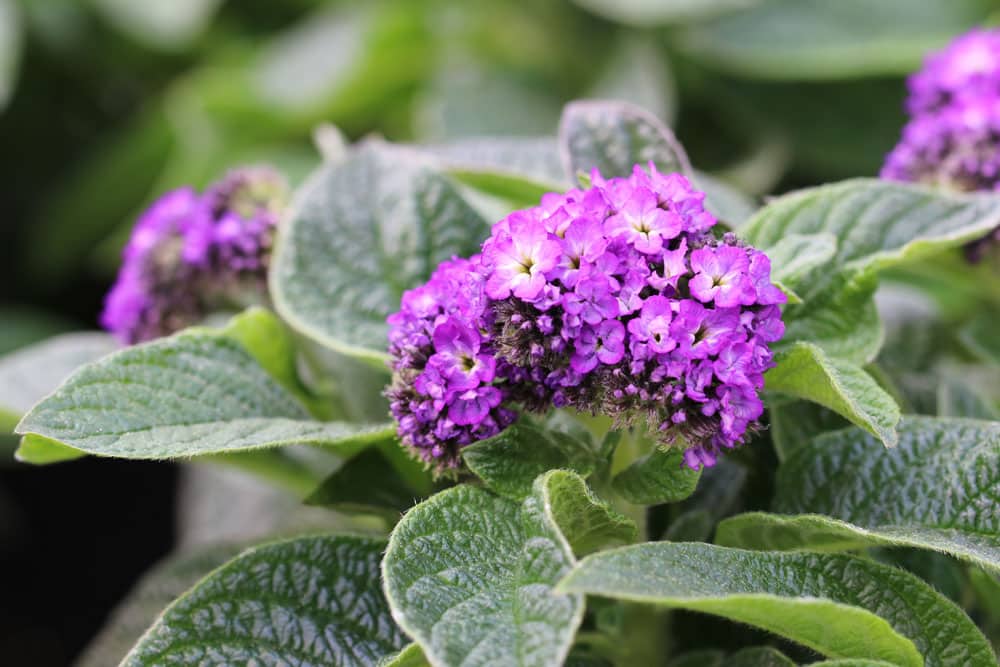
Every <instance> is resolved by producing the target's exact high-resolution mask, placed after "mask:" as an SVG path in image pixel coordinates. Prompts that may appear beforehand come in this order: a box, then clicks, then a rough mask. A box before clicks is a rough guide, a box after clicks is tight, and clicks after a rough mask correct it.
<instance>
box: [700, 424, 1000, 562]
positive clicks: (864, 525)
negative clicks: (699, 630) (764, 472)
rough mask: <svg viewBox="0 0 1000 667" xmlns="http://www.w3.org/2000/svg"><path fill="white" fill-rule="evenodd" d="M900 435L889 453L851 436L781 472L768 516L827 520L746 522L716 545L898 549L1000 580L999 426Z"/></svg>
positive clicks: (909, 429) (807, 452)
mask: <svg viewBox="0 0 1000 667" xmlns="http://www.w3.org/2000/svg"><path fill="white" fill-rule="evenodd" d="M899 434H900V441H899V445H898V446H897V447H896V448H895V449H893V450H891V451H886V450H885V449H884V448H882V447H880V446H879V444H878V442H877V441H876V440H875V439H874V438H872V437H871V436H869V435H866V434H865V433H863V432H861V431H859V430H857V429H853V428H851V429H844V430H841V431H837V432H835V433H829V434H826V435H822V436H820V437H818V438H816V439H815V440H813V441H812V442H810V443H808V444H806V445H803V446H802V447H799V448H798V449H796V450H795V451H794V452H793V453H792V455H791V456H790V457H789V458H788V459H787V460H786V461H785V463H784V464H782V466H781V467H780V468H779V469H778V480H777V495H776V497H775V502H774V509H775V510H777V511H778V512H782V513H785V514H798V513H809V514H825V515H828V517H831V518H817V517H812V516H807V517H770V516H768V515H762V516H754V515H751V516H750V517H749V518H740V519H738V520H737V519H734V520H733V521H734V522H736V523H734V524H731V525H730V526H729V528H728V529H727V530H728V531H729V533H728V535H729V537H725V536H722V537H723V538H724V539H726V541H727V542H728V543H739V544H742V545H750V544H751V543H752V545H753V546H754V547H756V548H760V547H765V546H766V548H799V547H807V548H812V547H811V546H809V545H812V544H815V545H816V546H817V547H825V548H841V549H843V548H858V547H859V546H864V545H866V544H897V545H905V546H913V547H920V548H925V549H934V550H936V551H943V552H945V553H950V554H952V555H954V556H958V557H959V558H963V559H966V560H970V561H972V562H974V563H977V564H978V565H981V566H983V567H987V568H993V569H994V570H995V571H1000V513H998V512H997V501H996V493H997V488H998V486H1000V424H997V423H996V422H989V421H978V420H973V419H942V418H934V417H915V416H914V417H906V418H905V419H903V421H902V422H901V423H900V426H899ZM833 519H837V520H839V521H834V520H833ZM843 522H847V523H843ZM751 523H753V524H759V530H758V529H757V528H754V529H753V530H746V529H745V528H746V527H748V526H749V525H750V524H751ZM741 526H742V527H743V528H744V529H742V530H741ZM720 530H721V529H720ZM737 533H738V536H737ZM720 535H721V534H720ZM755 535H756V537H755ZM796 542H798V544H797V545H796V544H795V543H796ZM781 545H784V546H781Z"/></svg>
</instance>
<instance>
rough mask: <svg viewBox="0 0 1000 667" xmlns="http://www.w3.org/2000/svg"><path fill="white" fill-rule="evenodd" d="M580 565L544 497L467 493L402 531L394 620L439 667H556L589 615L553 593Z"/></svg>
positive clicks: (451, 496)
mask: <svg viewBox="0 0 1000 667" xmlns="http://www.w3.org/2000/svg"><path fill="white" fill-rule="evenodd" d="M573 563H574V559H573V554H572V552H571V550H570V545H569V544H568V543H567V541H566V539H565V538H564V537H563V536H562V534H561V533H560V531H559V528H558V526H557V524H556V521H555V519H554V517H553V515H552V508H551V505H550V504H549V503H548V502H546V500H545V499H544V497H542V494H532V495H531V496H529V497H528V498H526V499H525V500H524V501H523V502H516V501H513V500H510V499H508V498H504V497H502V496H497V495H494V494H493V493H491V492H489V491H486V490H484V489H481V488H476V487H472V486H468V485H462V486H458V487H455V488H453V489H449V490H447V491H443V492H441V493H439V494H437V495H435V496H433V497H432V498H430V499H429V500H427V501H425V502H423V503H421V504H419V505H417V506H416V507H414V508H413V509H412V510H410V511H409V512H408V513H407V514H406V515H405V516H404V517H403V518H402V520H400V522H399V523H398V524H396V528H395V530H394V531H393V533H392V536H391V538H390V540H389V548H388V550H387V551H386V554H385V559H384V560H383V563H382V568H383V580H384V582H385V590H386V596H387V597H388V599H389V605H390V607H391V608H392V612H393V618H395V619H396V622H397V623H399V625H400V627H402V628H403V629H404V630H405V631H406V632H407V634H409V635H410V636H411V637H413V638H414V640H415V641H416V642H417V643H418V644H419V645H420V647H421V648H422V649H423V651H424V655H425V656H426V657H427V660H428V661H429V662H430V663H431V664H432V665H435V667H444V666H451V665H463V666H464V667H476V666H479V665H482V666H486V665H491V666H493V665H502V666H506V665H515V666H518V667H547V666H553V667H555V666H557V665H560V664H562V662H563V660H565V658H566V656H567V654H568V653H569V649H570V646H571V644H572V641H573V636H574V635H575V633H576V628H577V626H578V625H579V624H580V621H581V619H582V617H583V597H582V596H581V595H575V594H558V593H555V592H554V591H553V588H554V586H555V584H556V582H557V581H559V579H561V578H562V577H563V575H565V574H566V573H567V572H568V571H569V569H570V568H571V567H572V566H573Z"/></svg>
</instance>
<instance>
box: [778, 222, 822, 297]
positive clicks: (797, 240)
mask: <svg viewBox="0 0 1000 667" xmlns="http://www.w3.org/2000/svg"><path fill="white" fill-rule="evenodd" d="M836 252H837V237H835V236H834V235H833V234H827V233H825V232H821V233H819V234H810V235H805V234H788V235H786V236H784V237H782V239H781V240H779V241H778V242H777V243H776V244H774V245H773V246H771V247H770V248H768V250H767V256H768V258H770V260H771V280H772V281H774V282H775V283H781V284H782V285H784V286H785V287H788V288H791V289H795V286H796V285H797V284H798V283H799V281H800V280H802V279H803V278H804V277H805V276H806V275H807V274H808V273H809V272H810V271H811V270H813V269H815V268H816V267H818V266H822V265H824V264H826V263H827V262H829V261H830V260H831V259H832V258H833V255H834V253H836Z"/></svg>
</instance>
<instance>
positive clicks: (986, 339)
mask: <svg viewBox="0 0 1000 667" xmlns="http://www.w3.org/2000/svg"><path fill="white" fill-rule="evenodd" d="M995 325H996V317H995V315H994V314H993V313H982V314H980V315H979V316H977V317H975V318H973V320H972V321H971V322H969V323H968V324H967V325H965V326H964V327H962V328H961V330H959V332H958V339H959V340H960V341H961V342H962V344H963V345H965V347H966V349H968V350H969V352H971V353H972V354H973V355H975V357H976V358H977V359H978V360H979V361H981V362H983V363H986V364H990V365H992V366H1000V336H997V335H996V326H995Z"/></svg>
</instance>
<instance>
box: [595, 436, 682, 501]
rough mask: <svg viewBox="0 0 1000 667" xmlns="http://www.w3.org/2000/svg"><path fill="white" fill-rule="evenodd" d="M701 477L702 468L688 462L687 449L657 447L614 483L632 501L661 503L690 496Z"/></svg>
mask: <svg viewBox="0 0 1000 667" xmlns="http://www.w3.org/2000/svg"><path fill="white" fill-rule="evenodd" d="M700 477H701V472H700V471H696V470H691V469H690V468H688V467H687V466H686V465H684V454H683V452H681V451H679V450H676V449H670V450H662V449H654V450H653V451H652V452H651V453H649V454H647V455H646V456H643V457H642V458H640V459H638V460H636V461H635V462H634V463H632V464H631V465H630V466H629V467H628V468H626V469H625V470H623V471H621V472H620V473H618V475H616V476H615V478H614V480H612V485H613V486H614V489H615V491H617V492H618V493H620V494H621V495H622V497H623V498H625V500H627V501H628V502H630V503H633V504H635V505H660V504H662V503H676V502H680V501H681V500H684V499H685V498H687V497H688V496H690V495H691V494H692V493H694V490H695V487H697V486H698V479H699V478H700Z"/></svg>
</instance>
